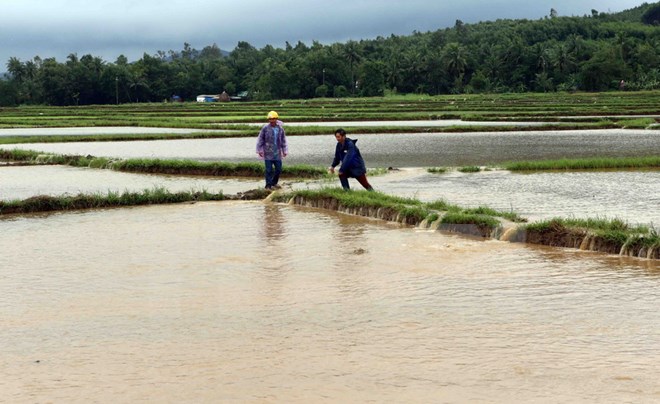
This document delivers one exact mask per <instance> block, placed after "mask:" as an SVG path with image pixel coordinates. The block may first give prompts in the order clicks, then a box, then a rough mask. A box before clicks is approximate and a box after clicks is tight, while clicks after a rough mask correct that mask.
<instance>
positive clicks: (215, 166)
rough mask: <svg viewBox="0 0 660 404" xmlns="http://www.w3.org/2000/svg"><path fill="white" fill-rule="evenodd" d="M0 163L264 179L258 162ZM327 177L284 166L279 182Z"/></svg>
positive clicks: (6, 153)
mask: <svg viewBox="0 0 660 404" xmlns="http://www.w3.org/2000/svg"><path fill="white" fill-rule="evenodd" d="M0 160H11V161H20V162H24V163H26V164H62V165H70V166H74V167H89V168H105V169H112V170H117V171H125V172H139V173H150V174H178V175H208V176H223V177H262V176H263V175H264V165H263V164H262V163H258V162H254V163H225V162H202V161H195V160H163V159H126V160H113V159H108V158H105V157H93V156H70V155H61V154H51V153H40V152H37V151H32V150H21V149H12V150H2V149H0ZM327 175H328V174H327V173H326V171H325V169H324V168H320V167H314V166H310V165H305V164H297V165H285V166H284V167H283V168H282V177H283V178H322V177H326V176H327Z"/></svg>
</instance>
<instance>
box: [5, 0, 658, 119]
mask: <svg viewBox="0 0 660 404" xmlns="http://www.w3.org/2000/svg"><path fill="white" fill-rule="evenodd" d="M659 9H660V4H659V3H657V2H656V3H653V4H648V3H643V4H642V5H640V6H639V7H636V8H633V9H630V10H626V11H623V12H621V13H615V14H608V13H602V12H598V11H597V10H593V11H592V13H591V14H590V15H584V16H570V17H569V16H560V15H559V13H558V11H557V10H554V9H553V10H551V15H550V18H542V19H539V20H497V21H486V22H480V23H477V24H464V23H463V22H461V21H460V20H457V21H456V24H455V26H453V27H449V28H444V29H438V30H436V31H432V32H426V33H420V32H414V33H413V34H412V35H408V36H397V35H391V36H389V37H387V38H384V37H377V38H375V39H363V40H360V41H355V40H351V41H348V42H346V43H334V44H330V45H322V44H320V43H318V42H316V41H314V42H313V43H312V45H311V46H308V45H306V44H303V43H301V42H298V43H297V44H296V45H295V46H292V45H290V44H288V43H287V45H286V47H285V48H284V49H278V48H274V47H273V46H271V45H267V46H265V47H264V48H262V49H256V48H255V47H254V46H252V45H251V44H249V43H247V42H244V41H241V42H239V43H238V44H237V46H236V48H234V49H233V50H232V51H231V52H229V53H228V54H227V55H225V54H223V52H222V51H220V49H219V48H218V47H217V45H215V44H214V45H211V46H207V47H205V48H203V49H202V50H201V51H199V50H196V49H194V48H192V47H191V46H190V44H187V43H184V46H183V49H182V50H181V51H178V52H177V51H172V50H170V51H168V52H164V51H158V52H157V53H156V54H155V55H148V54H146V53H145V54H144V55H143V57H142V58H140V59H139V60H137V61H135V62H134V63H129V62H128V60H127V59H126V57H124V56H123V55H120V56H119V57H117V59H116V61H115V62H107V61H104V60H102V59H100V58H99V57H96V56H92V55H83V56H81V57H78V55H76V54H70V55H69V56H67V58H66V60H65V61H63V62H60V61H57V60H56V59H54V58H48V59H43V60H42V59H41V58H40V57H39V56H35V57H34V58H33V59H31V60H27V61H24V62H23V61H21V60H19V59H17V58H15V57H12V58H10V59H9V60H8V61H7V63H6V67H7V73H8V76H9V79H8V80H0V106H15V105H26V104H27V105H39V104H47V105H89V104H123V103H136V102H161V101H163V100H169V99H171V98H172V96H173V95H177V96H179V97H181V98H183V99H184V100H194V99H195V97H196V95H198V94H219V93H221V92H222V91H226V92H228V93H229V94H230V95H236V94H238V93H239V92H244V91H245V92H247V93H248V94H250V95H251V97H252V98H253V99H255V100H262V101H267V100H273V99H308V98H313V97H324V96H330V95H331V96H333V97H338V98H343V97H348V96H381V95H383V94H385V92H386V91H387V92H388V93H404V94H405V93H416V94H432V95H435V94H459V93H461V94H463V93H512V92H525V91H538V92H551V91H556V90H562V91H575V90H581V91H602V90H614V89H617V88H619V83H620V81H621V80H625V83H626V87H625V88H626V89H647V90H652V89H658V88H660V73H659V72H658V68H657V66H658V65H659V64H660V56H659V55H660V31H659V30H658V29H657V22H658V15H659V14H660V13H659V12H658V10H659ZM559 11H561V10H559Z"/></svg>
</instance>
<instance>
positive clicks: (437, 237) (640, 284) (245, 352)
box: [0, 202, 660, 403]
mask: <svg viewBox="0 0 660 404" xmlns="http://www.w3.org/2000/svg"><path fill="white" fill-rule="evenodd" d="M0 228H1V229H2V231H1V232H0V246H1V248H2V251H3V256H2V265H0V277H1V278H2V283H0V313H1V317H2V319H3V327H2V328H0V339H1V340H2V341H3V344H2V345H1V347H0V358H1V360H0V371H1V372H2V374H3V375H4V376H3V378H2V379H1V380H0V391H2V393H0V398H1V399H2V400H0V401H6V402H12V403H15V402H83V401H84V402H89V401H96V402H107V401H113V400H116V399H117V397H121V400H122V401H127V402H135V401H150V402H182V401H184V402H227V401H240V402H318V401H329V402H348V401H353V402H355V401H377V402H382V401H389V402H497V403H501V402H599V403H621V402H653V401H657V400H660V382H659V381H658V378H657V377H656V376H657V364H658V363H660V353H659V351H658V350H657V347H658V345H659V344H660V337H659V335H660V333H658V330H657V325H658V324H660V312H658V310H657V301H658V297H659V294H658V287H657V286H658V281H659V280H660V266H658V263H656V262H649V261H642V260H635V259H628V258H620V257H611V256H606V255H602V254H595V253H586V252H580V251H572V250H563V249H551V248H543V247H535V246H527V245H522V244H511V243H505V242H499V241H490V240H489V241H483V240H481V239H471V238H466V237H462V236H455V235H447V234H442V233H438V232H428V231H420V230H416V229H413V228H408V227H400V226H398V225H393V224H386V223H383V222H380V221H375V220H369V219H364V218H358V217H351V216H346V215H341V214H334V213H328V212H324V211H317V210H313V209H305V208H300V207H294V206H288V205H277V204H271V203H262V202H208V203H196V204H184V205H177V206H153V207H139V208H129V209H109V210H98V211H86V212H78V213H56V214H49V215H37V216H23V217H12V218H4V219H2V220H1V221H0Z"/></svg>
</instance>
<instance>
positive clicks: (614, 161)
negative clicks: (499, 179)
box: [503, 156, 660, 171]
mask: <svg viewBox="0 0 660 404" xmlns="http://www.w3.org/2000/svg"><path fill="white" fill-rule="evenodd" d="M503 167H504V168H505V169H506V170H511V171H541V170H603V169H627V168H631V169H632V168H660V156H650V157H619V158H615V157H603V158H583V159H559V160H541V161H519V162H511V163H505V164H503Z"/></svg>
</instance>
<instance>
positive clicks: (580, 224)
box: [524, 218, 660, 252]
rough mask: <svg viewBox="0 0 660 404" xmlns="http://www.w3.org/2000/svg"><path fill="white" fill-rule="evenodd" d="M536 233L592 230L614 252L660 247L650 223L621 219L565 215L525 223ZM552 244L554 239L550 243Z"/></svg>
mask: <svg viewBox="0 0 660 404" xmlns="http://www.w3.org/2000/svg"><path fill="white" fill-rule="evenodd" d="M524 229H525V230H526V231H527V232H529V233H533V234H540V235H543V234H552V235H554V237H555V238H561V237H564V238H566V237H571V236H573V235H576V234H577V235H580V236H582V235H584V234H591V235H592V236H591V237H592V238H596V239H598V240H599V243H600V244H605V245H607V246H609V248H610V250H611V251H612V252H619V251H621V250H622V248H624V247H629V248H632V249H635V250H639V249H645V250H649V249H658V248H660V235H658V233H657V231H656V230H655V229H652V228H649V227H647V226H630V225H628V224H627V223H625V222H623V221H622V220H620V219H612V220H607V219H598V218H597V219H562V218H553V219H550V220H545V221H541V222H536V223H532V224H527V225H524ZM547 244H550V245H552V243H547Z"/></svg>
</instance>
